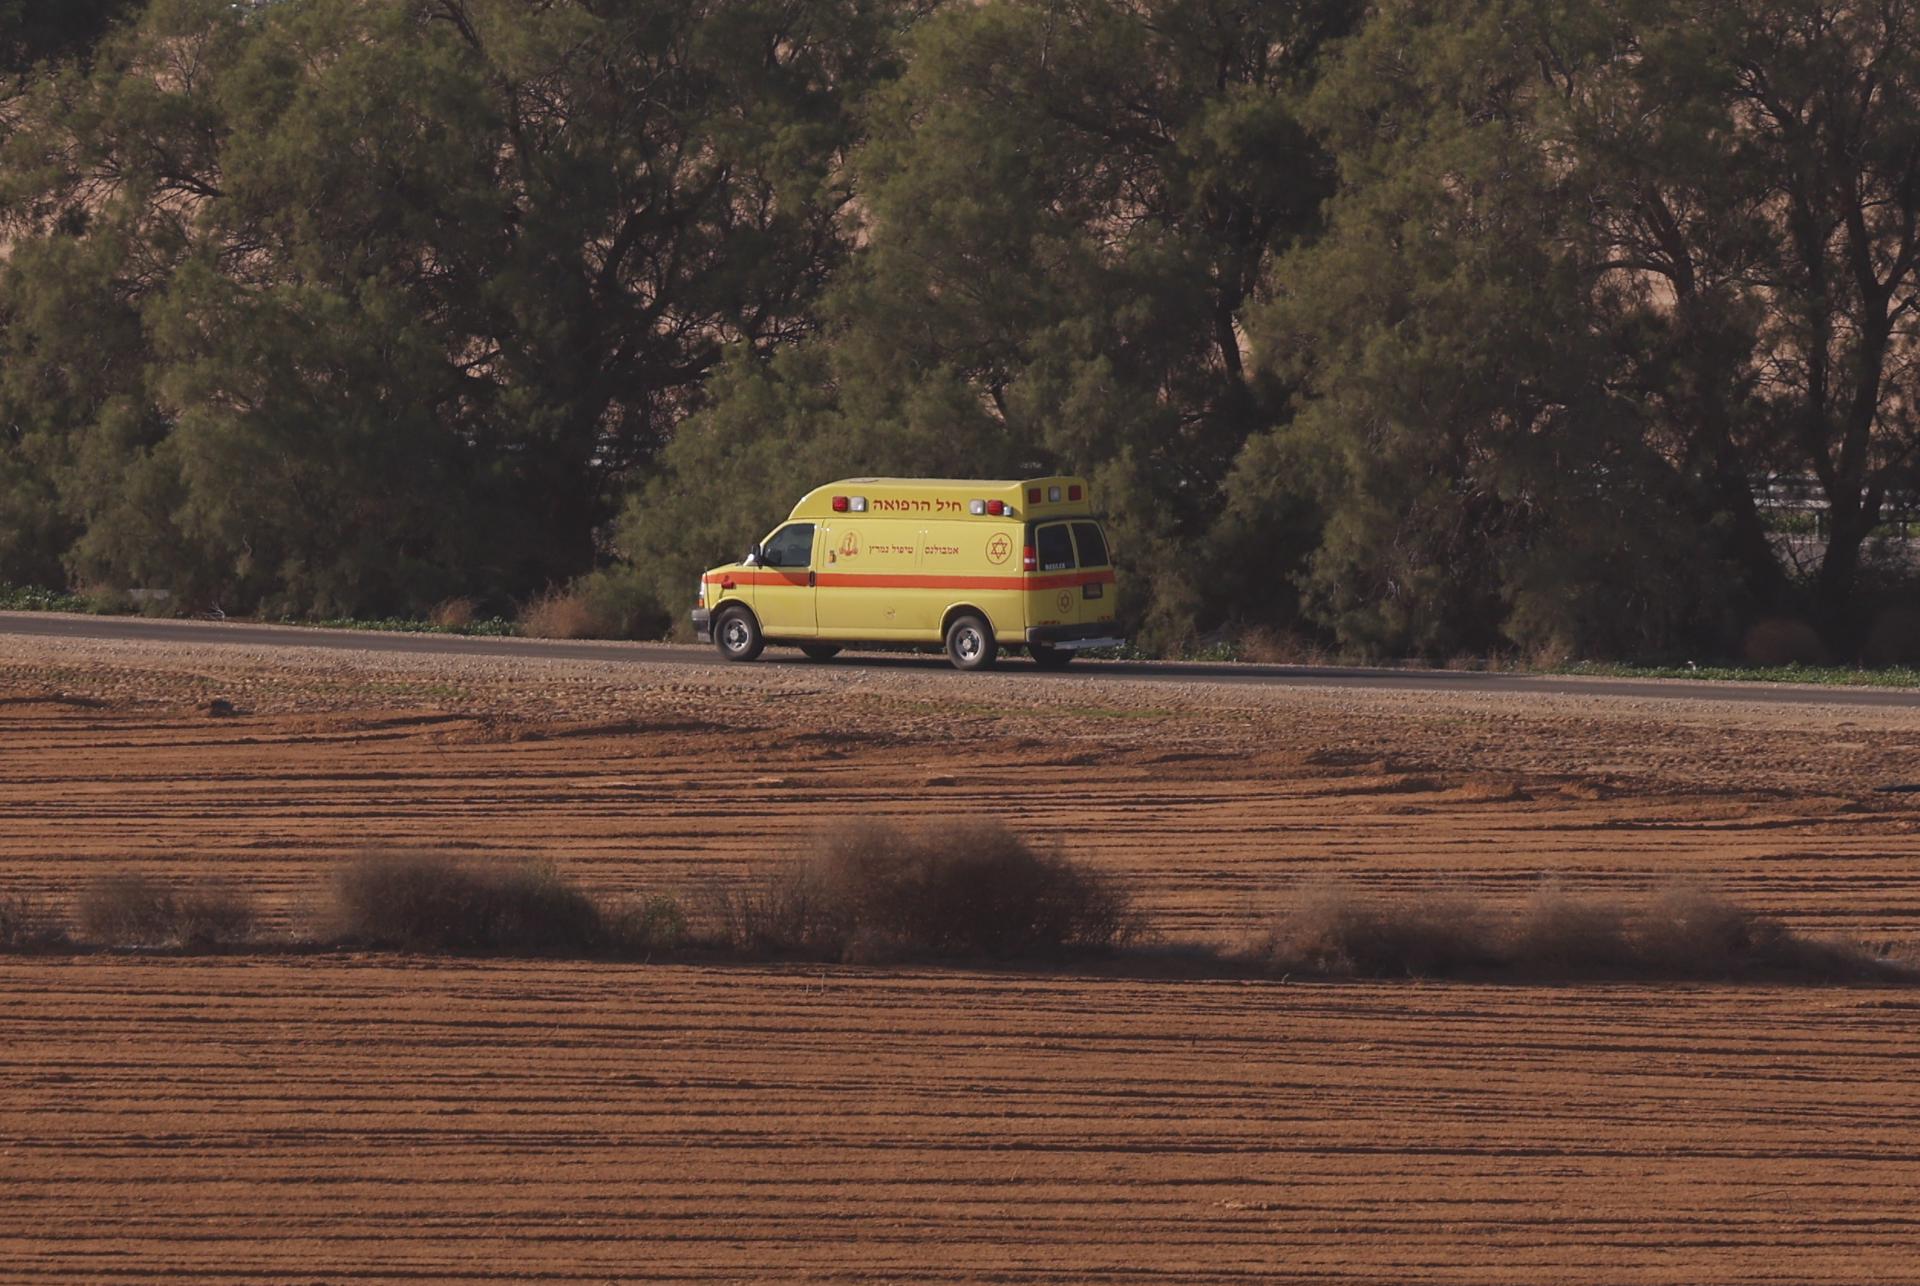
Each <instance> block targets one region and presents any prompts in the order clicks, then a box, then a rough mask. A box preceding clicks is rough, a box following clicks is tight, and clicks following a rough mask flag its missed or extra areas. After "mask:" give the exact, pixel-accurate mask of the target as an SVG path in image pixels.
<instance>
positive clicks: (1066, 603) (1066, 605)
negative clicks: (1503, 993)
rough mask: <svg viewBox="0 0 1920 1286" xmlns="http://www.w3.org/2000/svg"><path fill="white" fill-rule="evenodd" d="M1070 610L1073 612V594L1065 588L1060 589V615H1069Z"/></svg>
mask: <svg viewBox="0 0 1920 1286" xmlns="http://www.w3.org/2000/svg"><path fill="white" fill-rule="evenodd" d="M1072 612H1073V595H1072V594H1069V593H1068V592H1067V591H1066V590H1064V589H1063V590H1061V591H1060V615H1062V616H1067V615H1070V614H1071V613H1072Z"/></svg>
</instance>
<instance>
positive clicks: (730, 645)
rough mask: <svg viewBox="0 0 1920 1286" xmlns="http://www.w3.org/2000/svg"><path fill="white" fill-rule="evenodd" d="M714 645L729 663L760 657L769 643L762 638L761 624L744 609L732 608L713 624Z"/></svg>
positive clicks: (721, 614) (722, 613)
mask: <svg viewBox="0 0 1920 1286" xmlns="http://www.w3.org/2000/svg"><path fill="white" fill-rule="evenodd" d="M713 645H714V646H715V647H717V648H719V649H720V655H721V656H724V657H725V658H727V660H729V661H751V660H753V659H754V658H755V657H757V656H759V655H760V649H761V648H763V647H765V646H766V645H767V641H766V640H765V639H764V638H762V637H761V636H760V622H758V621H756V620H754V619H753V613H752V612H749V611H748V610H747V609H746V608H744V607H730V608H727V609H726V610H725V611H723V612H721V613H720V619H719V620H717V621H715V622H714V623H713Z"/></svg>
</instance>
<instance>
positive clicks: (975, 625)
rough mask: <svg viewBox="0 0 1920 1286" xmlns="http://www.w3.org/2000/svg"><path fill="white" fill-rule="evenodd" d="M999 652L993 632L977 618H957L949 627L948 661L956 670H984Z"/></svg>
mask: <svg viewBox="0 0 1920 1286" xmlns="http://www.w3.org/2000/svg"><path fill="white" fill-rule="evenodd" d="M999 651H1000V648H999V645H997V644H996V643H995V642H994V641H993V631H991V630H989V629H988V628H987V623H986V622H985V621H983V620H981V619H980V618H979V617H977V616H959V617H955V618H954V622H953V624H951V625H949V626H947V659H948V660H950V661H952V662H953V666H954V668H955V669H956V670H984V669H986V668H987V667H988V666H990V665H992V664H993V658H994V657H995V656H996V655H997V654H998V653H999Z"/></svg>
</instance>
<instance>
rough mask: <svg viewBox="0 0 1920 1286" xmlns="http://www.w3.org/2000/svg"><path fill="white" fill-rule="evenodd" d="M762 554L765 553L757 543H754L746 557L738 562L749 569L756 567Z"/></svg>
mask: <svg viewBox="0 0 1920 1286" xmlns="http://www.w3.org/2000/svg"><path fill="white" fill-rule="evenodd" d="M764 553H765V551H764V550H762V549H761V548H760V545H759V542H757V541H756V542H755V543H754V545H753V547H752V548H751V549H749V550H747V556H746V557H745V558H742V559H741V560H740V561H741V562H742V563H744V564H746V565H747V566H749V567H758V566H759V565H760V562H761V559H762V557H763V555H764Z"/></svg>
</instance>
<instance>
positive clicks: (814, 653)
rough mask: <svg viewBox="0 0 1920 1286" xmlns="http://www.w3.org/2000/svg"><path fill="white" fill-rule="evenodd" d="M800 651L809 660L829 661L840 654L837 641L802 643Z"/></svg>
mask: <svg viewBox="0 0 1920 1286" xmlns="http://www.w3.org/2000/svg"><path fill="white" fill-rule="evenodd" d="M800 651H801V652H803V653H804V654H805V655H806V658H807V660H809V661H831V660H833V658H834V657H836V656H839V655H840V645H839V644H838V643H802V644H801V645H800Z"/></svg>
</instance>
